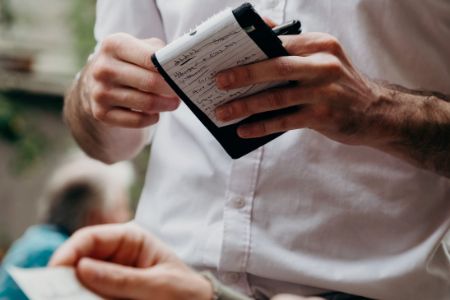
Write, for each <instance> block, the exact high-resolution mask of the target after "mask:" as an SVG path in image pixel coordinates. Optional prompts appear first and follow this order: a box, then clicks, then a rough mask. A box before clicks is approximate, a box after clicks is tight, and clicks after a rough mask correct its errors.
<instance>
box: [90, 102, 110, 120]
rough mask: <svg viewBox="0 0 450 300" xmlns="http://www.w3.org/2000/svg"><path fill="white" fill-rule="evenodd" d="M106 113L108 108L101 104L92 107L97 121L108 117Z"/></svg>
mask: <svg viewBox="0 0 450 300" xmlns="http://www.w3.org/2000/svg"><path fill="white" fill-rule="evenodd" d="M106 114H107V110H106V109H104V108H103V107H102V106H100V105H94V107H93V108H92V116H93V117H94V119H96V120H97V121H103V120H105V119H106Z"/></svg>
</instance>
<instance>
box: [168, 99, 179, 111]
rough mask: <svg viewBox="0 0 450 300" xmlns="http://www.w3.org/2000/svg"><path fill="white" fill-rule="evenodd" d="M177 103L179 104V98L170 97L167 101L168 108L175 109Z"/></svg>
mask: <svg viewBox="0 0 450 300" xmlns="http://www.w3.org/2000/svg"><path fill="white" fill-rule="evenodd" d="M179 105H180V100H179V99H178V98H177V99H171V100H170V102H169V108H170V109H177V108H178V106H179Z"/></svg>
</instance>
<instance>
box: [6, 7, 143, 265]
mask: <svg viewBox="0 0 450 300" xmlns="http://www.w3.org/2000/svg"><path fill="white" fill-rule="evenodd" d="M94 18H95V1H94V0H71V1H61V0H40V1H29V0H0V191H1V196H0V261H1V257H2V255H3V254H4V253H5V251H6V250H7V249H8V248H9V247H10V245H11V243H12V242H13V241H14V240H15V239H16V238H18V237H19V236H20V235H21V234H22V233H23V232H24V231H25V229H26V228H27V227H29V226H30V225H32V224H35V223H36V222H38V219H37V211H38V210H37V207H38V203H37V198H38V197H39V195H40V193H41V192H42V188H43V186H44V185H45V183H46V182H47V180H48V178H49V177H50V175H51V174H52V172H53V171H54V169H55V168H56V167H57V166H58V165H60V164H61V163H62V162H63V160H64V157H66V155H67V153H68V152H71V151H73V149H74V148H76V145H75V143H74V141H73V140H72V138H71V136H70V134H69V132H68V129H67V128H66V127H65V126H64V124H63V121H62V117H61V110H62V106H63V96H64V92H65V91H66V89H67V88H68V87H69V85H70V84H71V81H72V79H73V78H74V76H75V74H76V73H77V72H78V71H79V70H80V68H81V67H82V66H83V65H84V62H85V61H86V58H87V56H88V55H89V54H90V53H91V52H92V50H93V48H94V46H95V42H94V38H93V25H94ZM148 152H149V150H148V149H147V151H145V152H144V153H142V154H141V155H140V156H139V157H138V158H137V159H136V160H135V161H134V162H133V164H134V166H135V171H136V175H137V180H136V181H135V183H134V184H133V186H132V188H131V191H130V193H131V202H132V204H131V205H132V207H133V208H134V207H135V205H136V202H137V199H138V197H139V194H140V190H141V187H142V183H143V177H144V173H145V168H146V164H147V158H148Z"/></svg>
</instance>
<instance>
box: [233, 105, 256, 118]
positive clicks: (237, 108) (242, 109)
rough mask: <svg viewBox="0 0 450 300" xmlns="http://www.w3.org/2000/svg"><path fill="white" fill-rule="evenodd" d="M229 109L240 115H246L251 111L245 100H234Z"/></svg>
mask: <svg viewBox="0 0 450 300" xmlns="http://www.w3.org/2000/svg"><path fill="white" fill-rule="evenodd" d="M231 109H232V111H233V112H235V113H236V114H238V115H240V116H247V115H249V114H251V113H252V112H251V111H250V107H249V106H248V104H247V102H246V101H239V102H236V103H235V105H232V106H231Z"/></svg>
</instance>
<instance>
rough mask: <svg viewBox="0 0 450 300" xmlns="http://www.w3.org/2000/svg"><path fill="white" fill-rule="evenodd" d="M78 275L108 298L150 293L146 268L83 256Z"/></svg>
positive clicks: (87, 284) (130, 296) (90, 286)
mask: <svg viewBox="0 0 450 300" xmlns="http://www.w3.org/2000/svg"><path fill="white" fill-rule="evenodd" d="M77 276H78V279H79V280H80V281H81V282H82V283H83V284H84V285H85V286H86V287H87V288H89V289H90V290H92V291H94V292H95V293H97V294H100V295H102V296H105V297H108V298H126V299H137V298H141V297H142V295H145V294H148V292H147V291H146V289H147V280H146V279H145V272H144V269H138V268H131V267H127V266H122V265H118V264H113V263H110V262H104V261H99V260H94V259H91V258H83V259H81V260H80V262H79V263H78V266H77Z"/></svg>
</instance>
